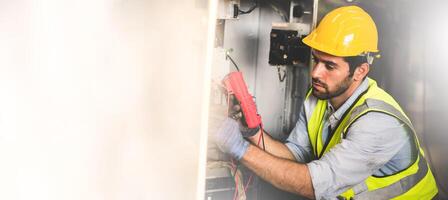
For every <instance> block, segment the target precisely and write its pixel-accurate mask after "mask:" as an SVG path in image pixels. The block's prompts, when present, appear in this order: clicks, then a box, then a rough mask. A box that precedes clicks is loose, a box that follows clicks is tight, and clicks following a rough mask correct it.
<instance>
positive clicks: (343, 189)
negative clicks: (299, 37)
mask: <svg viewBox="0 0 448 200" xmlns="http://www.w3.org/2000/svg"><path fill="white" fill-rule="evenodd" d="M303 42H304V43H305V44H307V45H309V46H310V47H311V48H312V55H313V60H314V63H315V64H314V67H313V69H312V72H311V78H312V88H311V90H310V92H309V93H308V95H307V97H306V99H305V101H304V104H303V106H302V110H301V113H300V117H299V120H298V122H297V124H296V127H295V128H294V130H293V131H292V133H291V134H290V136H289V138H288V139H287V141H286V142H285V143H281V142H279V141H276V140H274V139H273V138H271V137H270V136H268V135H265V147H266V149H265V151H263V150H262V149H261V148H260V147H258V146H256V145H254V144H256V140H257V138H258V137H259V135H260V134H261V132H260V131H258V132H257V131H254V130H247V127H241V123H238V122H237V121H235V120H233V119H230V118H229V119H227V120H226V121H225V122H224V123H223V124H222V126H221V128H220V130H219V131H217V133H216V134H215V135H214V136H215V141H216V143H217V144H218V146H219V147H220V148H221V150H223V151H224V152H227V153H229V154H230V155H231V156H233V157H234V158H235V159H237V160H239V161H240V162H241V163H243V164H244V165H245V166H247V167H248V168H249V169H250V170H252V171H254V172H255V173H256V174H257V175H258V176H260V177H261V178H263V179H265V180H266V181H268V182H270V183H271V184H273V185H274V186H276V187H278V188H280V189H283V190H286V191H289V192H293V193H296V194H300V195H302V196H305V197H307V198H310V199H314V198H315V199H334V198H339V199H351V198H354V199H392V198H393V199H432V198H433V197H434V196H435V195H436V194H437V192H438V190H437V186H436V183H435V180H434V177H433V175H432V173H431V170H430V168H429V166H428V163H427V162H426V161H425V158H424V156H423V151H422V149H421V148H420V146H419V143H418V140H417V137H416V133H415V131H414V128H413V126H412V124H411V122H410V120H409V118H408V117H407V116H406V115H405V113H404V112H403V110H402V109H401V108H400V106H399V105H398V103H397V102H396V101H395V100H394V99H393V98H392V97H391V96H390V95H389V94H387V93H386V92H384V91H383V90H382V89H380V88H379V87H378V86H377V84H376V82H375V81H374V80H372V79H370V78H368V77H367V74H368V72H369V69H370V64H371V63H372V60H373V54H374V53H375V52H378V49H377V43H378V33H377V29H376V26H375V23H374V22H373V20H372V18H371V17H370V16H369V15H368V14H367V13H366V12H365V11H364V10H362V9H361V8H359V7H356V6H347V7H341V8H337V9H335V10H333V11H331V12H330V13H328V14H327V15H326V16H325V17H324V18H323V19H322V21H321V22H320V24H319V26H318V27H317V28H316V29H315V30H314V31H313V32H312V33H311V34H310V35H309V36H307V37H306V38H304V39H303ZM241 132H244V133H246V135H245V137H246V139H247V140H249V141H250V142H249V141H247V140H245V139H244V138H243V136H242V133H241ZM250 132H255V133H256V134H255V135H253V134H252V135H250V134H249V136H247V133H250Z"/></svg>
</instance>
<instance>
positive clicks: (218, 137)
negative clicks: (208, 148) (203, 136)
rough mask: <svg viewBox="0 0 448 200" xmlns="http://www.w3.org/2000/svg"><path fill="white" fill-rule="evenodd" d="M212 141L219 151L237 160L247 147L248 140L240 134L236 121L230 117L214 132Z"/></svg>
mask: <svg viewBox="0 0 448 200" xmlns="http://www.w3.org/2000/svg"><path fill="white" fill-rule="evenodd" d="M214 141H215V143H216V145H217V146H218V147H219V149H221V151H223V152H224V153H228V154H230V155H231V156H232V157H233V158H235V159H237V160H240V159H241V158H242V157H243V156H244V154H245V153H246V151H247V149H248V148H249V142H248V141H246V140H245V139H244V138H243V136H242V135H241V132H240V128H239V125H238V122H236V121H235V120H233V119H231V118H227V119H226V120H224V122H223V123H222V124H221V126H220V127H219V129H218V131H216V133H215V134H214Z"/></svg>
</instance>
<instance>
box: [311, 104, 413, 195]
mask: <svg viewBox="0 0 448 200" xmlns="http://www.w3.org/2000/svg"><path fill="white" fill-rule="evenodd" d="M409 137H410V135H409V133H408V130H407V128H406V127H405V125H404V124H403V123H402V122H401V121H399V120H397V119H396V118H394V117H392V116H389V115H387V114H384V113H379V112H370V113H367V114H366V115H364V116H362V117H361V118H359V119H358V120H357V121H356V122H354V123H353V124H352V126H351V127H350V129H349V130H348V133H347V138H346V139H342V142H341V143H339V144H337V145H336V146H334V147H333V148H332V149H331V150H330V151H329V152H328V153H326V154H325V155H324V156H323V157H322V158H321V159H319V160H314V161H312V162H310V163H308V164H307V165H308V169H309V171H310V174H311V180H312V183H313V187H314V192H315V196H316V199H332V198H334V197H336V196H338V195H339V194H341V193H343V192H344V191H346V190H347V189H349V188H352V187H353V186H355V185H357V184H358V183H361V182H362V181H363V180H365V179H366V178H367V177H369V176H370V175H372V174H373V173H374V172H375V171H376V170H378V169H379V168H380V167H382V166H383V165H384V164H386V163H387V162H388V161H389V160H390V159H391V158H392V157H393V156H394V155H395V154H397V152H399V151H400V149H401V148H402V147H403V146H404V145H405V144H406V143H407V142H409Z"/></svg>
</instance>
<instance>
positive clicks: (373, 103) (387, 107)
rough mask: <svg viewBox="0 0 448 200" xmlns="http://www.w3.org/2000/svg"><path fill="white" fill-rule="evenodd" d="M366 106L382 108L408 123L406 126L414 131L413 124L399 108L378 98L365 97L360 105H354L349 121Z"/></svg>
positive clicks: (366, 107)
mask: <svg viewBox="0 0 448 200" xmlns="http://www.w3.org/2000/svg"><path fill="white" fill-rule="evenodd" d="M368 108H374V109H379V110H384V111H386V112H389V113H392V114H393V115H395V116H396V117H398V119H399V120H401V121H402V122H404V123H405V124H406V125H408V127H409V128H411V129H412V132H414V133H415V130H414V126H413V125H412V123H411V122H410V121H409V120H408V118H406V117H405V116H404V115H403V114H402V113H401V112H400V111H399V110H397V109H395V108H394V107H393V106H391V105H390V104H388V103H385V102H384V101H381V100H378V99H366V100H365V102H364V103H363V104H362V105H360V106H358V107H356V108H355V109H354V110H353V112H352V114H351V117H350V120H349V122H351V121H353V120H354V118H355V117H356V116H358V115H359V114H360V113H362V112H364V111H365V110H366V109H368Z"/></svg>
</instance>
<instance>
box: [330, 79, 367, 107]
mask: <svg viewBox="0 0 448 200" xmlns="http://www.w3.org/2000/svg"><path fill="white" fill-rule="evenodd" d="M361 83H362V81H354V82H353V83H352V84H351V85H350V87H349V88H348V89H347V90H346V91H345V92H344V93H342V94H341V95H339V96H337V97H333V98H331V99H330V100H329V102H330V104H331V105H332V106H333V108H334V110H338V109H339V107H341V106H342V104H344V102H345V101H347V99H348V98H350V97H351V96H352V94H353V93H354V92H355V90H356V88H358V87H359V86H360V85H361Z"/></svg>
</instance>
